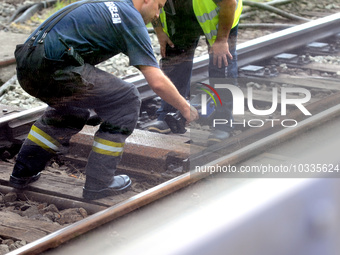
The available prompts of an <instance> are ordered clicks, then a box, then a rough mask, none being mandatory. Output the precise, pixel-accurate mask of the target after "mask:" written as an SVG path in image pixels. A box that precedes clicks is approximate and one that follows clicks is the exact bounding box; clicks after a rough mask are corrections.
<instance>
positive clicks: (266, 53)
mask: <svg viewBox="0 0 340 255" xmlns="http://www.w3.org/2000/svg"><path fill="white" fill-rule="evenodd" d="M339 20H340V15H339V14H334V15H331V16H329V17H326V18H323V19H321V20H318V21H313V22H309V23H305V24H303V25H300V26H296V27H293V28H290V29H286V30H283V31H281V32H278V33H273V34H271V35H268V36H264V37H261V38H258V39H255V40H252V41H249V42H246V43H243V44H240V45H239V47H238V56H239V60H238V61H239V67H240V76H241V78H240V79H239V80H240V82H239V83H240V90H241V91H242V92H243V93H244V95H245V98H244V99H245V100H247V93H246V92H247V91H248V90H249V88H250V87H251V88H252V90H253V100H252V102H254V106H256V107H254V108H256V109H260V110H268V107H269V108H270V106H271V105H272V101H273V100H272V99H273V88H274V87H275V88H281V87H287V88H303V90H300V92H301V91H303V92H305V91H310V92H311V98H310V100H308V103H306V104H303V108H305V109H306V110H307V111H308V112H310V113H311V116H307V115H306V114H304V113H303V112H302V111H301V108H302V107H301V108H297V107H296V105H292V107H291V108H288V112H287V114H286V115H284V116H282V113H281V112H280V111H275V112H273V113H271V114H270V116H258V115H256V114H253V113H252V112H251V111H249V109H246V112H245V114H244V115H242V116H237V117H235V119H236V121H237V123H239V124H237V125H235V135H234V136H233V137H232V138H231V139H229V140H227V141H225V142H223V143H220V144H217V145H214V146H210V147H207V146H206V145H205V142H204V137H206V136H207V134H209V130H205V129H203V128H202V127H200V126H193V127H191V128H190V134H185V135H182V136H163V135H158V134H150V133H148V132H145V131H142V130H137V131H136V132H137V134H136V136H135V137H132V138H131V140H130V141H129V142H128V143H127V149H126V151H127V153H126V158H125V159H123V161H122V169H124V171H127V172H128V173H129V174H130V175H132V176H133V178H135V181H134V183H137V184H138V183H144V185H140V186H138V185H135V186H134V187H133V188H132V190H131V191H129V192H127V193H125V194H124V195H120V196H117V197H114V198H110V199H101V200H98V201H92V202H88V201H84V200H83V199H82V197H81V187H82V185H83V180H82V179H81V178H79V176H76V177H77V178H70V177H69V174H67V175H63V173H61V172H62V171H57V170H56V169H55V168H53V167H50V168H48V169H46V174H43V176H42V178H41V181H39V182H38V183H37V184H34V185H32V186H31V187H30V189H29V190H27V191H24V192H19V193H16V194H17V196H18V197H19V198H20V199H22V200H34V201H38V202H41V203H43V202H45V203H48V204H55V205H56V207H58V210H63V209H67V208H71V207H73V208H83V209H85V210H86V214H91V216H88V217H85V218H84V219H83V220H80V221H77V223H74V224H71V225H69V226H67V227H66V228H64V227H62V226H61V227H59V229H60V230H59V231H58V232H55V231H56V230H57V229H55V228H54V229H53V228H51V227H50V226H49V227H47V226H46V230H45V231H43V233H37V232H38V231H36V232H35V233H37V234H36V236H35V237H36V239H38V240H37V241H35V240H32V237H33V238H34V235H32V234H28V235H31V239H29V240H28V242H29V243H30V244H28V245H25V246H23V247H22V248H19V249H17V250H15V251H13V254H39V253H41V252H42V251H45V250H47V249H50V248H54V247H56V246H58V245H59V244H61V243H64V242H66V241H68V240H70V239H72V238H73V237H74V236H78V235H81V234H84V233H86V232H88V231H90V230H91V229H93V228H96V227H97V226H100V225H103V224H105V223H107V222H109V221H112V220H114V219H117V218H118V217H120V216H122V215H125V214H127V213H128V212H131V211H133V210H135V209H137V208H140V207H142V206H144V205H147V204H149V203H151V202H154V201H156V200H158V199H160V198H162V197H164V196H166V195H169V194H172V193H173V192H174V191H177V190H179V189H182V188H185V187H187V186H188V185H190V184H192V183H195V182H197V181H198V180H201V179H203V178H206V177H207V176H210V172H204V171H198V172H197V171H196V172H195V171H194V172H193V170H195V169H196V167H201V166H204V165H206V164H208V165H211V166H214V165H220V166H221V165H225V166H226V165H231V166H232V165H236V164H238V163H240V162H242V161H244V160H246V159H249V158H250V157H253V156H256V155H257V154H259V153H262V152H265V151H267V150H269V149H270V148H272V147H273V146H274V145H275V146H276V145H278V144H280V143H281V142H283V141H286V140H289V139H292V138H293V137H295V136H296V135H298V134H302V133H303V132H305V131H306V130H309V129H312V128H313V127H315V126H318V125H322V124H323V123H326V122H327V121H329V120H330V119H331V118H334V117H336V116H338V114H339V109H338V107H337V105H338V102H339V96H340V94H339V92H338V91H339V87H338V85H339V76H340V74H339V71H340V67H339V65H334V64H327V63H326V64H325V63H323V64H317V63H315V62H314V61H313V60H312V59H313V58H315V56H319V55H321V56H330V55H331V56H333V57H334V58H337V57H339V55H340V54H339V52H338V49H339V47H338V46H339V33H340V28H339V27H338V23H339ZM207 62H208V59H207V57H206V56H203V57H200V58H199V59H198V60H197V61H196V62H195V65H194V71H193V79H192V82H193V83H196V82H198V81H205V80H206V79H207ZM129 81H130V82H133V83H135V84H136V85H137V86H138V89H139V90H140V92H141V94H142V96H143V98H144V99H145V102H147V103H146V104H145V111H149V110H150V109H147V107H148V106H147V105H148V104H149V106H150V104H154V101H152V98H153V95H152V93H150V91H149V90H148V89H147V86H146V85H147V84H146V83H145V81H144V80H143V79H140V77H133V78H130V79H129ZM298 94H299V93H294V95H293V96H297V97H295V98H301V95H298ZM300 94H301V93H300ZM302 94H303V93H302ZM278 95H281V94H278ZM304 96H306V95H302V97H304ZM149 100H151V101H149ZM246 102H247V101H246ZM280 103H281V102H280ZM153 107H154V105H152V106H151V108H153ZM278 109H279V107H278ZM2 110H5V112H4V111H3V116H2V117H1V119H0V128H1V142H2V148H3V154H2V157H3V159H5V160H7V162H5V161H4V162H1V163H0V164H1V179H0V184H1V187H0V189H1V190H0V192H1V193H3V194H9V193H11V192H12V191H13V190H12V189H11V188H9V187H8V176H9V173H10V172H11V168H12V163H11V162H10V161H11V160H8V159H9V158H11V157H12V156H13V154H15V152H16V149H17V147H18V145H20V142H21V141H22V139H23V137H25V135H26V134H27V131H28V127H29V126H30V124H31V123H32V122H33V121H34V120H35V119H36V118H37V116H39V115H40V114H41V113H42V111H43V110H44V106H41V107H39V108H37V109H30V110H25V111H21V110H19V111H18V109H7V108H6V109H4V108H3V109H2ZM253 111H254V110H253ZM4 113H6V114H4ZM273 120H275V121H273ZM285 120H290V122H289V121H286V122H284V121H285ZM292 120H293V121H292ZM282 122H283V123H284V124H285V125H293V126H294V127H288V128H287V127H285V126H284V125H282ZM141 127H142V125H141ZM94 130H95V127H88V129H87V130H85V131H84V132H83V133H81V134H80V135H79V136H77V137H76V138H75V139H74V140H72V141H71V142H73V143H74V146H73V147H71V148H70V152H69V154H68V155H66V157H65V158H63V161H64V162H65V161H71V162H75V163H74V165H77V166H79V165H80V168H81V165H82V164H84V162H85V160H84V158H85V157H86V153H87V152H88V150H89V148H90V146H91V142H90V138H91V135H92V133H93V131H94ZM140 136H141V137H144V138H145V139H144V140H143V142H144V143H145V141H146V140H150V139H149V136H152V137H153V139H154V141H153V143H151V144H147V145H145V146H144V147H143V148H142V149H139V150H138V149H137V148H138V147H139V146H140V145H141V144H142V142H141V141H140V140H138V138H137V137H140ZM157 141H158V142H157ZM174 141H175V142H174ZM189 142H190V145H189ZM167 143H168V144H171V146H167V147H170V148H166V149H164V146H163V147H161V145H159V144H167ZM158 146H159V147H158ZM160 147H161V149H160ZM79 148H80V149H79ZM150 148H151V149H150ZM145 151H147V152H148V153H145ZM155 151H158V154H157V156H156V157H155V156H154V158H152V156H151V155H153V154H155ZM145 154H147V155H145ZM136 158H137V160H136V162H134V159H136ZM159 158H161V160H159ZM143 162H144V164H143ZM145 162H147V164H145ZM189 170H191V171H189ZM150 180H151V181H150ZM56 183H57V185H56ZM51 187H54V188H53V190H51ZM150 187H151V188H150ZM70 189H71V190H73V192H72V194H70V192H69V190H70ZM9 203H14V201H11V202H9ZM12 206H14V207H15V205H13V204H12ZM26 207H27V206H26ZM78 211H79V210H78ZM3 217H6V214H5V215H4V216H3ZM11 224H14V225H11ZM15 224H16V223H15V222H14V223H13V222H10V223H9V225H7V226H5V227H3V228H1V229H2V231H4V232H2V233H0V236H4V237H6V238H10V237H12V238H13V239H15V240H24V238H27V236H28V235H27V234H26V236H24V234H23V231H17V232H16V233H14V234H15V235H14V236H10V234H9V233H10V231H9V230H10V229H14V228H15V227H16V225H15ZM20 224H29V223H26V222H25V223H24V222H20ZM52 224H53V223H51V224H46V225H52ZM31 225H32V224H31ZM48 229H49V230H48ZM6 230H7V233H6ZM20 232H21V233H20ZM12 233H13V231H12ZM49 233H51V234H49ZM20 235H21V236H20ZM39 235H40V236H39ZM40 237H41V239H40Z"/></svg>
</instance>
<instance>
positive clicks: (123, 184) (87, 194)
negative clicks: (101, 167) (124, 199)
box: [83, 175, 131, 200]
mask: <svg viewBox="0 0 340 255" xmlns="http://www.w3.org/2000/svg"><path fill="white" fill-rule="evenodd" d="M130 185H131V179H130V178H129V176H127V175H117V176H115V177H114V179H113V181H112V182H111V183H110V184H108V185H107V184H104V183H103V182H101V181H99V180H97V179H95V178H93V177H90V176H86V181H85V186H84V188H83V197H84V198H85V199H89V200H93V199H99V198H103V197H107V196H114V195H118V194H121V193H123V192H125V191H127V190H128V188H129V187H130Z"/></svg>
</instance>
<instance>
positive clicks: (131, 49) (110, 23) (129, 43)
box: [33, 0, 158, 67]
mask: <svg viewBox="0 0 340 255" xmlns="http://www.w3.org/2000/svg"><path fill="white" fill-rule="evenodd" d="M47 27H48V26H47ZM37 30H39V28H38V29H37ZM33 34H34V33H33ZM59 37H60V38H62V39H63V40H64V41H65V42H66V43H67V44H68V45H69V46H73V48H74V49H75V50H76V51H77V52H78V53H79V54H80V55H81V56H82V57H83V58H84V60H85V62H87V63H90V64H92V65H96V64H98V63H100V62H102V61H105V60H107V59H109V58H111V57H113V56H114V55H116V54H118V53H124V54H125V55H127V56H128V57H129V60H130V65H133V66H138V65H147V66H155V67H158V63H157V60H156V58H155V56H154V53H153V49H152V47H151V40H150V37H149V34H148V31H147V28H146V26H145V24H144V21H143V18H142V16H141V14H140V13H139V12H138V11H137V10H136V9H135V7H134V6H133V3H132V1H131V0H120V1H117V2H113V1H108V2H92V3H85V4H83V5H81V6H79V7H77V8H76V9H74V10H72V11H71V12H70V13H68V14H67V15H66V16H65V17H63V18H62V19H61V20H60V21H59V22H58V23H57V24H56V25H55V26H54V27H53V29H52V30H51V31H50V32H49V33H48V34H47V36H46V38H45V39H44V44H45V55H46V57H47V58H49V59H56V60H58V59H61V58H62V56H63V54H65V46H64V45H63V44H62V43H61V42H60V41H59Z"/></svg>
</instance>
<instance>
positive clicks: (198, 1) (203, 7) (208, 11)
mask: <svg viewBox="0 0 340 255" xmlns="http://www.w3.org/2000/svg"><path fill="white" fill-rule="evenodd" d="M192 5H193V9H194V12H195V15H196V18H197V20H198V22H199V24H200V26H201V28H202V30H203V32H204V34H205V36H206V38H207V40H208V41H209V44H210V45H212V44H213V43H214V42H215V40H216V35H217V29H218V19H219V17H218V15H219V10H220V7H219V6H217V5H216V4H215V3H214V2H213V1H212V0H210V1H208V0H205V1H202V0H192ZM242 8H243V4H242V0H237V5H236V10H235V17H234V23H233V25H232V28H233V27H235V26H236V25H237V24H238V22H239V20H240V16H241V13H242ZM159 17H160V19H161V22H162V26H163V31H164V32H165V33H166V34H167V35H168V36H169V33H168V27H167V24H166V14H165V11H164V10H163V9H161V12H160V14H159Z"/></svg>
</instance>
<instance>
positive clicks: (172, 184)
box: [8, 105, 340, 255]
mask: <svg viewBox="0 0 340 255" xmlns="http://www.w3.org/2000/svg"><path fill="white" fill-rule="evenodd" d="M339 116H340V105H336V106H334V107H332V108H330V109H328V110H326V111H324V112H321V113H319V114H317V115H314V116H312V117H310V118H308V119H306V120H303V121H301V122H300V123H299V125H298V126H297V127H295V128H291V129H284V130H282V131H279V132H277V133H275V134H272V135H270V136H268V137H266V138H263V139H261V140H259V141H257V142H255V143H253V144H250V145H248V146H246V147H244V148H242V149H240V150H238V151H235V152H234V153H231V154H229V155H226V156H224V157H222V158H219V159H218V160H215V161H212V162H210V163H208V164H206V166H212V167H218V166H220V167H221V166H228V165H237V164H238V163H241V162H242V161H244V160H247V159H249V158H251V157H254V156H256V155H259V154H261V153H263V152H265V151H267V150H268V149H270V148H272V147H274V146H277V145H279V144H282V143H283V142H285V141H288V140H290V139H292V138H294V137H296V136H297V135H299V134H301V133H303V132H305V131H306V130H310V129H313V128H315V127H317V126H320V125H322V124H325V123H326V122H328V121H330V120H333V119H334V118H337V117H339ZM200 169H204V166H200ZM210 175H211V173H209V172H207V171H203V170H202V171H196V170H195V171H190V172H187V173H185V174H183V175H181V176H178V177H176V178H174V179H171V180H169V181H167V182H165V183H163V184H160V185H158V186H156V187H154V188H151V189H149V190H147V191H144V192H142V193H140V194H138V195H136V196H133V197H131V198H130V199H128V200H126V201H123V202H121V203H119V204H117V205H114V206H112V207H110V208H108V209H105V210H103V211H101V212H98V213H96V214H93V215H91V216H89V217H88V218H86V219H84V220H81V221H79V222H77V223H74V224H72V225H70V226H68V227H66V228H64V229H61V230H59V231H57V232H54V233H52V234H49V235H47V236H45V237H43V238H41V239H39V240H37V241H35V242H32V243H30V244H28V245H26V246H23V247H21V248H19V249H17V250H15V251H13V252H11V253H8V254H9V255H14V254H21V255H23V254H30V255H33V254H39V253H41V252H43V251H45V250H47V249H51V248H56V247H58V246H59V245H61V244H63V243H65V242H67V241H69V240H71V239H72V238H74V237H77V236H80V235H82V234H84V233H86V232H88V231H90V230H92V229H95V228H97V227H99V226H101V225H103V224H105V223H108V222H110V221H112V220H115V219H117V218H119V217H121V216H123V215H125V214H127V213H129V212H132V211H134V210H136V209H138V208H141V207H143V206H145V205H148V204H150V203H152V202H154V201H157V200H158V199H160V198H163V197H165V196H167V195H169V194H172V193H173V192H175V191H178V190H180V189H182V188H185V187H187V186H188V185H190V184H193V183H195V182H197V181H199V180H201V179H204V178H206V177H208V176H210Z"/></svg>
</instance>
